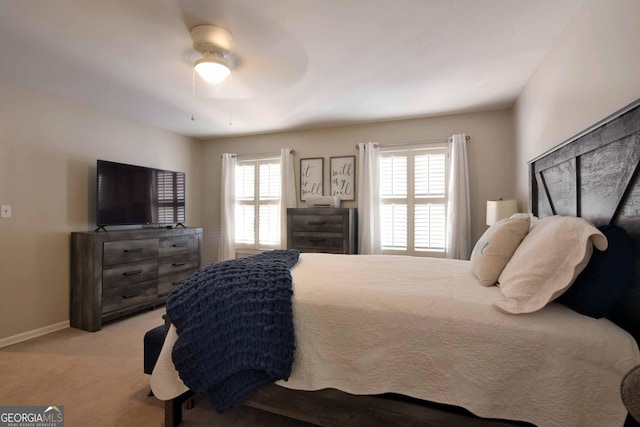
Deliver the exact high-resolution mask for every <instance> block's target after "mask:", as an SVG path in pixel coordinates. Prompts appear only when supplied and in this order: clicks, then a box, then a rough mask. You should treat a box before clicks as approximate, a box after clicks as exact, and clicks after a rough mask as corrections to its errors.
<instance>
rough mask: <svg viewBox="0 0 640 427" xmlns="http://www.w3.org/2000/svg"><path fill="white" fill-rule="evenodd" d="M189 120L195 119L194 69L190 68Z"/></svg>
mask: <svg viewBox="0 0 640 427" xmlns="http://www.w3.org/2000/svg"><path fill="white" fill-rule="evenodd" d="M191 74H192V76H191V79H192V80H191V121H192V122H193V121H195V120H196V117H195V115H194V114H195V109H196V69H195V68H192V72H191Z"/></svg>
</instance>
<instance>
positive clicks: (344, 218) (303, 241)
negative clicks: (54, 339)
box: [287, 208, 358, 254]
mask: <svg viewBox="0 0 640 427" xmlns="http://www.w3.org/2000/svg"><path fill="white" fill-rule="evenodd" d="M287 247H288V248H289V249H299V250H300V251H301V252H327V253H334V254H357V253H358V210H357V209H356V208H289V209H287Z"/></svg>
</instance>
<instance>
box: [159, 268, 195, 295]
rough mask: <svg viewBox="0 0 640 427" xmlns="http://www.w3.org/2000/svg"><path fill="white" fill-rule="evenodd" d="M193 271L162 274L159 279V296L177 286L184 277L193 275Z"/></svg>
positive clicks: (166, 293)
mask: <svg viewBox="0 0 640 427" xmlns="http://www.w3.org/2000/svg"><path fill="white" fill-rule="evenodd" d="M191 273H193V271H183V272H181V273H176V274H170V275H168V276H161V277H160V278H159V279H158V296H159V297H163V296H166V295H168V294H169V292H171V291H172V290H174V289H175V288H176V286H178V285H179V284H180V283H182V281H183V280H184V279H186V278H187V277H189V276H191Z"/></svg>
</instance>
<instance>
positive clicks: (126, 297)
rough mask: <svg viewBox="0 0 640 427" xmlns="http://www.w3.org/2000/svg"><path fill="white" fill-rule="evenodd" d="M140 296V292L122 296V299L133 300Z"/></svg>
mask: <svg viewBox="0 0 640 427" xmlns="http://www.w3.org/2000/svg"><path fill="white" fill-rule="evenodd" d="M140 295H142V292H138V293H136V294H129V295H122V299H129V298H135V297H139V296H140Z"/></svg>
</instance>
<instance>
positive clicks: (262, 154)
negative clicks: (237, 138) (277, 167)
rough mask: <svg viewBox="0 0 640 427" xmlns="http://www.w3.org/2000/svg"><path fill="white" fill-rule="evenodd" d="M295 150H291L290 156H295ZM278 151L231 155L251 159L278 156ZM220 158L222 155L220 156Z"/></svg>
mask: <svg viewBox="0 0 640 427" xmlns="http://www.w3.org/2000/svg"><path fill="white" fill-rule="evenodd" d="M295 153H296V150H293V149H292V150H291V154H295ZM279 155H280V152H279V151H272V152H268V153H251V154H232V156H233V157H253V156H279ZM220 157H222V155H221V156H220Z"/></svg>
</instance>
